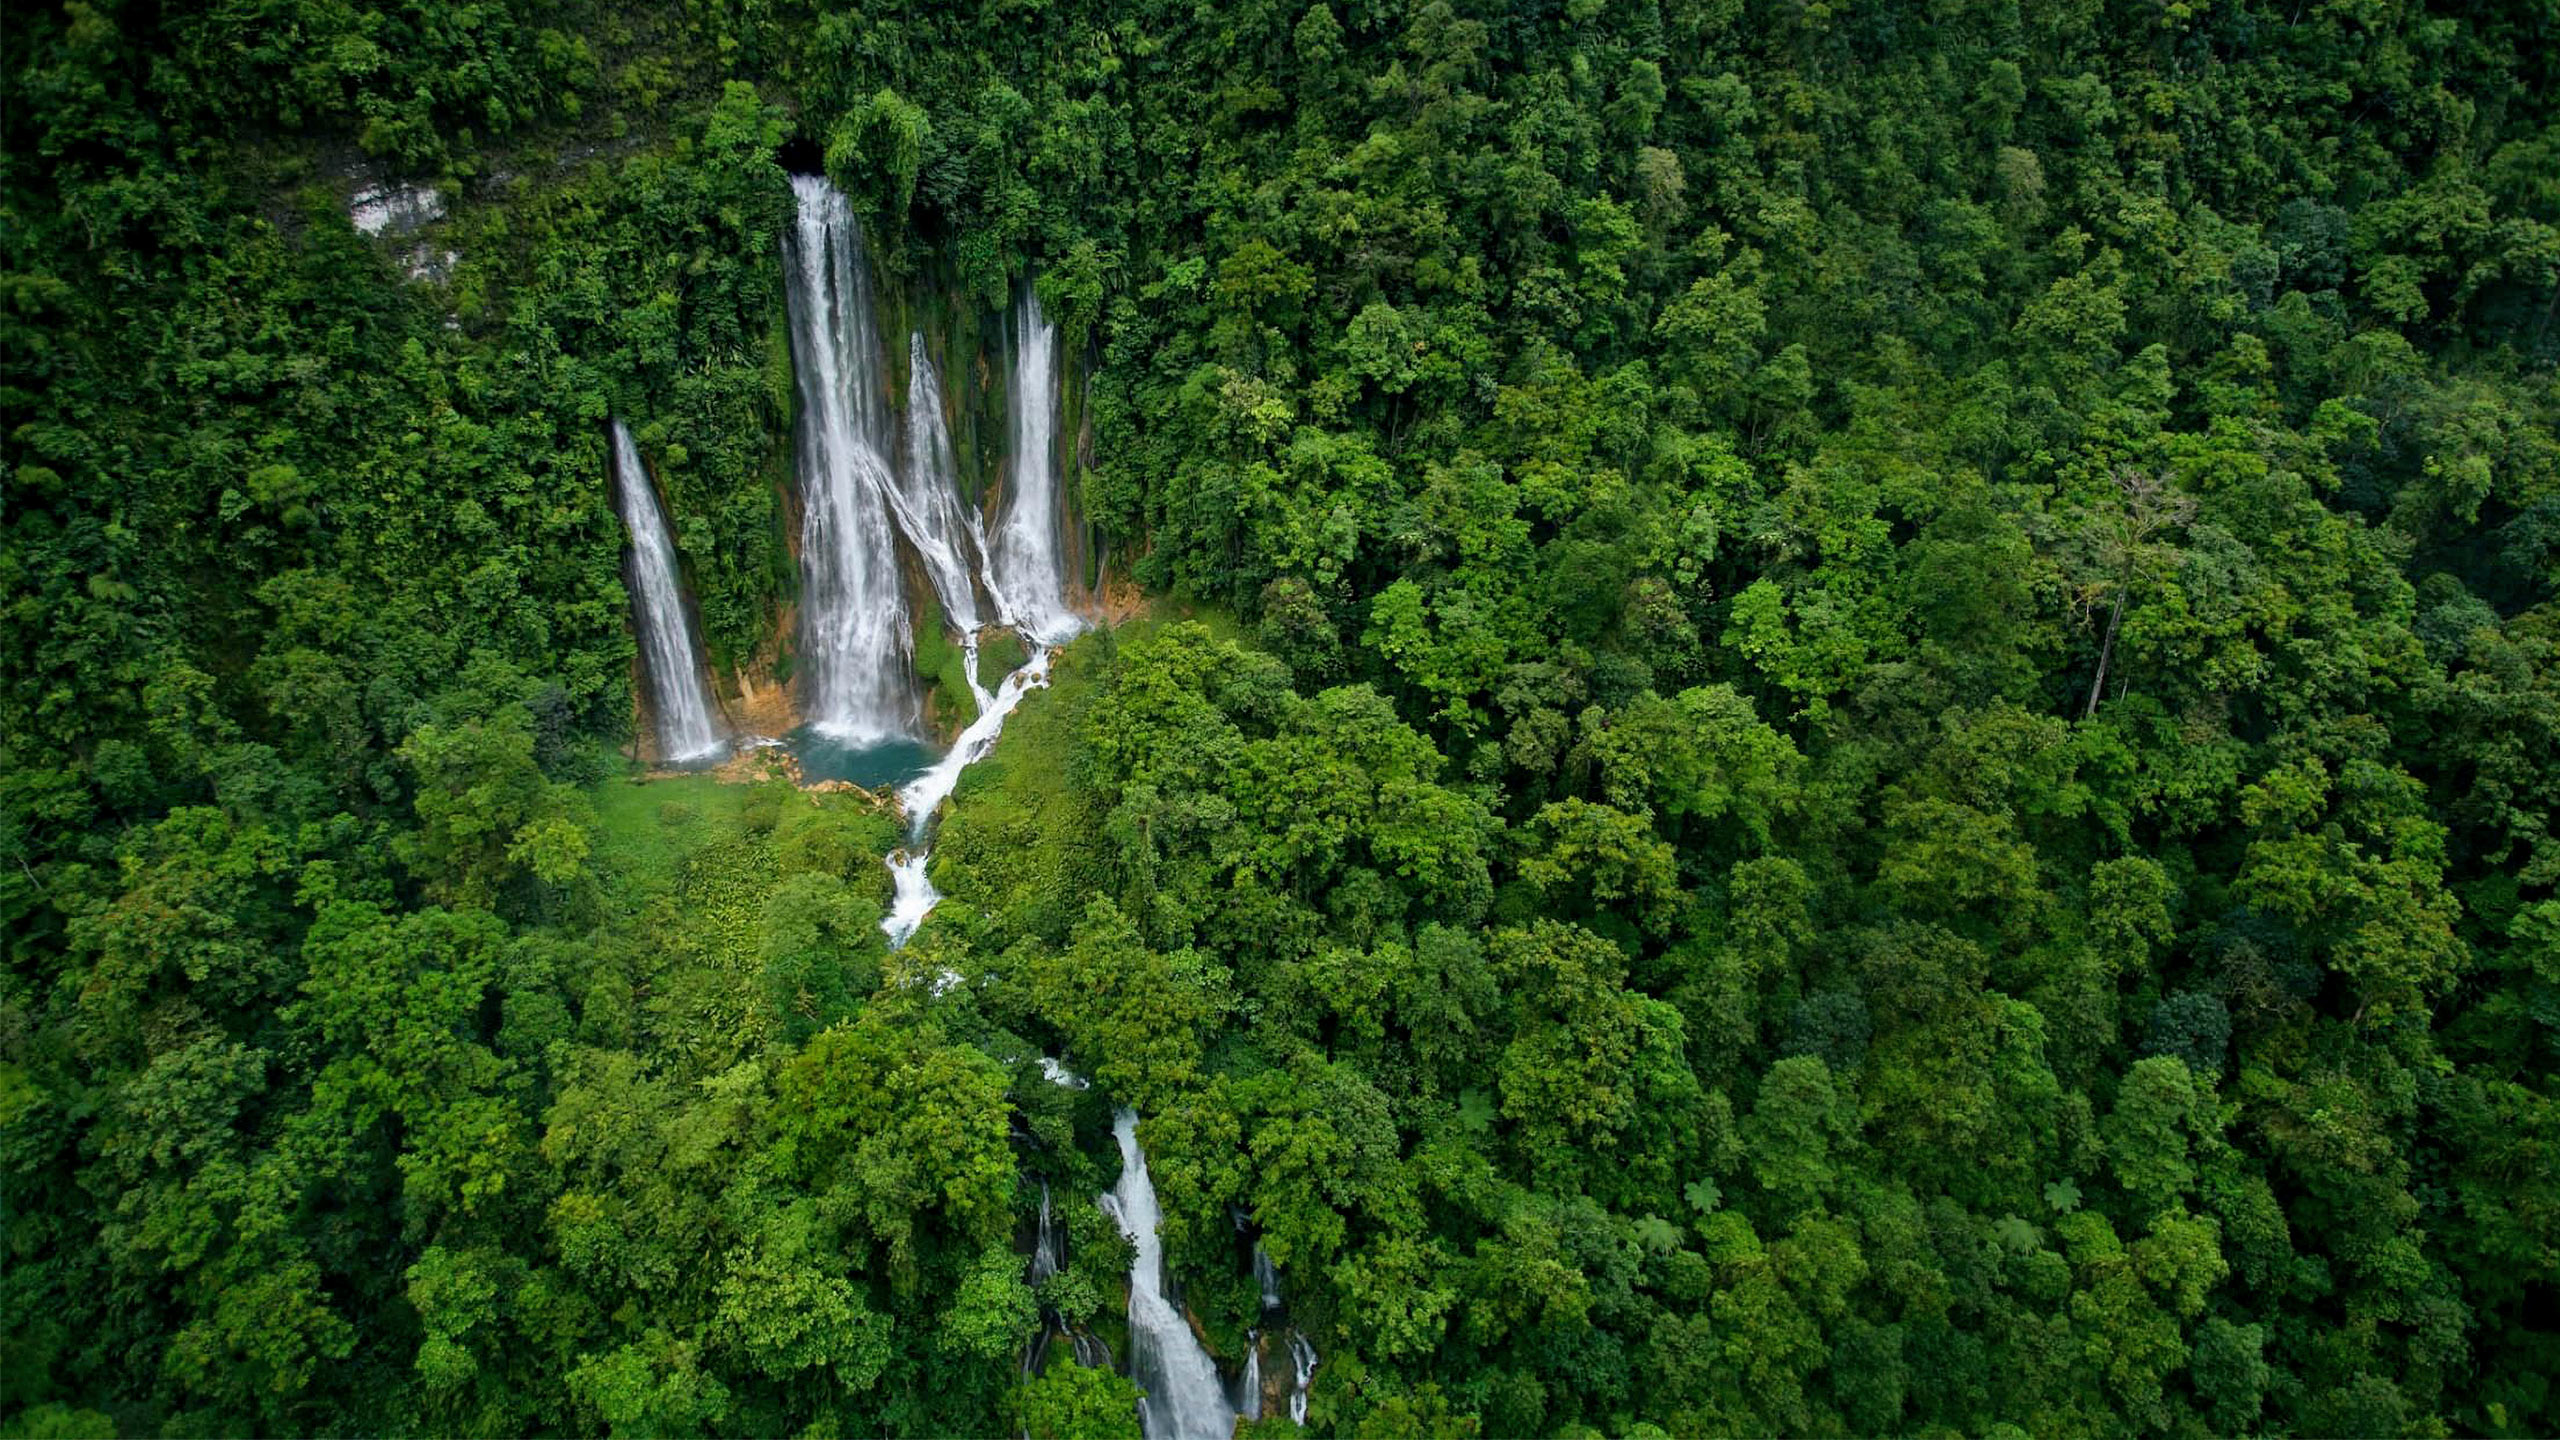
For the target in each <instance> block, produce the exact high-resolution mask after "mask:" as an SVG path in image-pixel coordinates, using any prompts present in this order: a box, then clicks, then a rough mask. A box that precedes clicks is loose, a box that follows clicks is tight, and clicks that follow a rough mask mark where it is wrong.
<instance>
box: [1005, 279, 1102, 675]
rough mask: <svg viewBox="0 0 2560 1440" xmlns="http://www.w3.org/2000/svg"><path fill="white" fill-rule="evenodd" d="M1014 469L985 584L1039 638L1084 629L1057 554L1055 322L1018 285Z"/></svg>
mask: <svg viewBox="0 0 2560 1440" xmlns="http://www.w3.org/2000/svg"><path fill="white" fill-rule="evenodd" d="M1015 330H1016V334H1015V336H1014V346H1013V386H1012V389H1011V392H1010V393H1009V394H1008V395H1007V396H1006V405H1007V408H1008V409H1009V410H1010V411H1011V412H1012V421H1013V426H1012V429H1013V436H1012V439H1013V451H1012V459H1013V472H1012V480H1011V482H1010V483H1009V484H1008V485H1007V486H1006V487H1005V488H1006V490H1007V491H1008V494H1007V495H1006V503H1005V512H1004V520H1003V522H1002V523H1001V524H999V525H998V526H997V528H996V535H995V540H994V543H993V545H992V546H991V547H990V548H989V552H988V555H987V570H988V576H987V579H988V589H989V590H990V591H991V592H992V593H993V594H994V596H995V598H996V603H997V604H998V605H999V606H1001V607H1003V608H1004V611H1005V619H1006V620H1007V621H1009V622H1010V623H1011V624H1013V625H1014V626H1015V627H1016V628H1018V629H1020V630H1021V631H1022V632H1023V633H1024V634H1026V635H1028V636H1030V637H1032V638H1033V639H1035V640H1038V641H1041V642H1043V643H1045V644H1050V645H1055V644H1059V643H1061V642H1063V641H1065V640H1066V639H1068V638H1069V637H1071V636H1073V635H1074V634H1075V633H1076V631H1078V630H1080V629H1082V628H1083V624H1082V622H1081V621H1079V620H1077V619H1076V616H1075V613H1074V612H1073V611H1071V610H1069V609H1068V608H1067V606H1066V594H1067V574H1066V565H1065V562H1064V561H1063V560H1062V559H1061V558H1060V556H1059V553H1058V549H1059V547H1058V327H1057V326H1055V325H1052V324H1050V323H1049V322H1048V320H1047V319H1046V318H1045V317H1043V316H1042V315H1041V313H1040V296H1039V293H1038V292H1037V291H1035V290H1033V289H1032V288H1031V287H1030V286H1028V285H1025V286H1023V287H1022V304H1021V307H1020V309H1019V311H1018V315H1017V320H1016V324H1015Z"/></svg>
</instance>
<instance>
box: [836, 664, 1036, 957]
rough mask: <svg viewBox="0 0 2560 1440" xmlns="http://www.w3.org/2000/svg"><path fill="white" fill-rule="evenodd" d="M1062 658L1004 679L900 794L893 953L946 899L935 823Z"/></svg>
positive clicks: (892, 860) (890, 924) (884, 924)
mask: <svg viewBox="0 0 2560 1440" xmlns="http://www.w3.org/2000/svg"><path fill="white" fill-rule="evenodd" d="M1057 654H1058V652H1057V651H1055V650H1051V649H1045V648H1044V649H1043V650H1041V651H1040V653H1038V654H1037V655H1034V656H1032V657H1031V661H1030V663H1029V664H1027V665H1024V666H1023V667H1022V668H1021V669H1019V670H1016V671H1014V672H1013V673H1012V674H1010V675H1007V676H1006V677H1004V683H1003V684H1002V685H999V686H997V687H996V692H995V694H993V695H991V696H989V697H988V700H987V704H986V705H985V706H984V707H983V708H982V709H980V710H979V711H978V718H977V719H975V720H973V721H971V722H969V728H968V729H966V730H963V731H961V732H960V738H959V739H958V740H955V741H953V742H952V745H951V748H950V749H949V750H948V751H945V752H944V753H943V756H942V758H941V759H939V760H937V761H935V762H934V763H933V768H932V769H930V770H927V771H925V772H924V773H923V774H922V775H919V776H917V777H916V778H915V779H914V780H912V781H910V782H909V783H908V785H907V787H906V788H905V789H903V790H901V791H899V792H898V801H899V803H900V804H902V805H904V806H905V807H906V811H907V846H906V848H905V849H903V850H898V851H893V852H891V854H890V856H889V862H888V863H889V878H890V884H891V893H892V896H893V898H892V900H891V903H890V906H889V918H887V919H885V920H883V921H881V922H880V928H881V929H883V930H885V931H887V932H889V947H890V948H891V949H893V950H894V949H896V948H897V947H899V946H901V945H904V944H906V943H907V937H909V936H911V935H913V934H915V933H916V927H917V926H919V925H922V924H923V923H924V917H925V916H927V915H930V914H932V913H933V907H934V905H935V904H936V903H937V902H938V901H940V900H941V899H942V892H941V891H939V890H936V889H934V888H933V879H932V877H931V876H929V875H927V874H926V873H925V866H926V865H927V864H928V863H930V862H931V860H932V859H933V852H932V850H931V849H929V848H928V847H927V842H928V841H929V840H930V839H931V838H932V835H933V823H934V818H935V816H936V814H937V813H938V812H939V811H940V810H941V809H942V802H943V801H944V800H945V799H947V798H949V796H950V794H951V790H952V787H953V786H955V785H958V784H959V783H960V772H961V771H963V770H966V769H968V768H969V767H970V766H971V765H974V764H976V763H977V762H978V761H979V760H981V759H983V758H984V757H985V755H986V753H987V752H988V751H989V750H992V749H994V748H995V744H996V737H997V736H998V735H1000V734H1002V733H1003V732H1004V720H1005V717H1006V716H1008V715H1010V714H1012V713H1013V707H1014V706H1016V705H1019V704H1021V703H1022V697H1023V696H1024V695H1026V694H1029V693H1030V692H1031V691H1033V690H1035V689H1038V688H1039V687H1040V686H1042V685H1045V684H1047V683H1049V662H1050V661H1052V660H1054V659H1055V658H1057Z"/></svg>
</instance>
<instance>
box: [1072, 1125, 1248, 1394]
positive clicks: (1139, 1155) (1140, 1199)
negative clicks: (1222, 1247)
mask: <svg viewBox="0 0 2560 1440" xmlns="http://www.w3.org/2000/svg"><path fill="white" fill-rule="evenodd" d="M1111 1133H1112V1134H1113V1136H1115V1137H1116V1138H1117V1139H1118V1140H1119V1142H1120V1183H1119V1184H1118V1185H1116V1186H1114V1187H1112V1191H1111V1193H1110V1194H1108V1195H1106V1196H1104V1197H1102V1205H1103V1208H1104V1209H1105V1210H1107V1211H1109V1212H1110V1213H1111V1216H1112V1218H1113V1219H1115V1220H1117V1221H1119V1222H1120V1228H1121V1230H1122V1231H1123V1232H1125V1233H1126V1234H1127V1235H1128V1237H1129V1239H1130V1240H1131V1241H1132V1242H1133V1243H1134V1244H1136V1246H1137V1247H1138V1258H1137V1260H1136V1262H1135V1263H1134V1264H1132V1265H1131V1266H1130V1267H1129V1378H1131V1379H1132V1380H1135V1381H1137V1382H1138V1388H1139V1389H1140V1390H1143V1391H1145V1392H1146V1398H1144V1399H1142V1400H1140V1401H1139V1402H1138V1423H1139V1425H1140V1427H1141V1428H1143V1429H1144V1430H1145V1431H1146V1436H1147V1440H1227V1437H1228V1436H1230V1435H1232V1434H1234V1433H1235V1427H1236V1408H1235V1406H1233V1405H1231V1404H1229V1403H1228V1402H1227V1387H1226V1384H1225V1382H1224V1381H1222V1380H1220V1379H1219V1378H1218V1362H1217V1361H1215V1360H1212V1359H1210V1358H1209V1352H1208V1351H1207V1350H1206V1349H1203V1348H1202V1347H1201V1344H1200V1337H1199V1336H1197V1335H1194V1334H1192V1333H1191V1322H1190V1321H1189V1320H1187V1319H1185V1318H1183V1314H1182V1311H1181V1309H1180V1307H1178V1306H1176V1305H1175V1304H1174V1303H1173V1299H1172V1297H1171V1296H1169V1295H1167V1294H1166V1293H1165V1275H1164V1244H1163V1242H1162V1241H1161V1240H1160V1239H1158V1238H1157V1234H1156V1225H1157V1221H1158V1219H1159V1218H1160V1217H1159V1215H1158V1213H1157V1210H1156V1187H1155V1184H1154V1182H1153V1181H1151V1180H1149V1179H1148V1178H1147V1155H1146V1152H1145V1151H1143V1150H1141V1149H1139V1148H1138V1112H1137V1111H1135V1110H1132V1109H1130V1108H1129V1107H1128V1106H1125V1105H1124V1106H1121V1107H1120V1109H1119V1111H1118V1113H1116V1114H1115V1115H1113V1116H1112V1120H1111Z"/></svg>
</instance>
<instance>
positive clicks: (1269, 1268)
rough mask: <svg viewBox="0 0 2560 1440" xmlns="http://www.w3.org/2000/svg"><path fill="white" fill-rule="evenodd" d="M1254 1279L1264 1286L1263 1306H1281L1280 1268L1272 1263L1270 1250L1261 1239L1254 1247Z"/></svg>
mask: <svg viewBox="0 0 2560 1440" xmlns="http://www.w3.org/2000/svg"><path fill="white" fill-rule="evenodd" d="M1253 1281H1254V1283H1255V1284H1257V1285H1259V1286H1261V1287H1262V1308H1263V1309H1264V1310H1277V1309H1279V1308H1280V1269H1279V1267H1278V1266H1276V1265H1273V1264H1272V1263H1271V1255H1270V1252H1268V1251H1266V1250H1264V1249H1263V1248H1262V1245H1261V1243H1260V1242H1259V1241H1257V1242H1255V1244H1254V1247H1253Z"/></svg>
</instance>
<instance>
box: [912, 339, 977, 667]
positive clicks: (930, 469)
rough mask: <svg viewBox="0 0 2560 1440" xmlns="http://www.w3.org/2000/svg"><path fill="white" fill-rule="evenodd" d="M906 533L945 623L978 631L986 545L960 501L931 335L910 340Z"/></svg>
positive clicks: (964, 630)
mask: <svg viewBox="0 0 2560 1440" xmlns="http://www.w3.org/2000/svg"><path fill="white" fill-rule="evenodd" d="M889 498H890V500H891V502H892V503H893V504H894V505H895V506H896V507H897V512H898V528H899V529H901V530H903V531H905V532H906V536H907V540H908V542H909V543H910V544H912V545H914V546H915V548H916V554H917V556H918V557H920V558H921V559H922V560H923V561H924V570H925V574H926V575H927V576H929V577H931V579H932V581H933V593H934V595H935V597H936V598H938V599H940V600H941V601H942V618H943V619H944V620H946V621H948V622H950V625H951V628H952V629H954V630H957V631H959V632H960V633H961V634H962V635H966V636H970V637H972V643H974V637H975V636H976V634H977V630H978V625H979V623H980V622H979V619H978V589H977V582H976V581H975V579H973V578H972V576H971V571H972V570H973V569H974V568H975V561H976V559H977V556H978V554H979V552H981V551H983V550H984V549H985V548H986V543H985V541H984V539H983V538H982V537H981V536H980V535H979V534H978V526H977V523H976V518H975V517H974V516H973V515H972V514H971V513H970V511H969V508H968V507H967V506H965V505H963V504H961V503H960V465H959V462H958V461H957V460H956V459H955V458H954V457H953V455H952V451H951V424H950V422H949V421H948V420H946V419H944V418H943V414H942V379H941V377H940V376H939V375H937V374H936V373H935V372H934V368H933V360H932V357H930V356H928V355H926V354H925V353H924V332H922V331H920V330H919V331H913V332H910V333H909V334H908V336H907V468H906V473H905V474H904V475H902V476H900V477H899V483H898V485H897V487H896V488H895V489H893V490H892V491H891V492H890V496H889Z"/></svg>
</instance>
